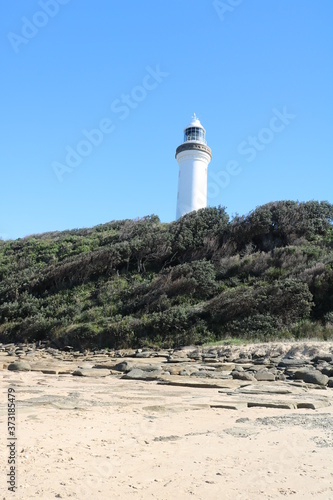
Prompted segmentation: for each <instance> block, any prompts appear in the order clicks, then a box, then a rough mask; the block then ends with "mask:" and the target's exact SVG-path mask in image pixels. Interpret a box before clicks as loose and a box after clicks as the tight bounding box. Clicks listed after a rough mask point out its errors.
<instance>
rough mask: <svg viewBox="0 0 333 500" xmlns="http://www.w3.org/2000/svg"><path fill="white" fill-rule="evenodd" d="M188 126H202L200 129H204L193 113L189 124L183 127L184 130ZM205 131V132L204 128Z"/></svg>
mask: <svg viewBox="0 0 333 500" xmlns="http://www.w3.org/2000/svg"><path fill="white" fill-rule="evenodd" d="M190 127H197V128H202V130H205V129H204V127H203V126H202V125H201V123H200V120H199V118H198V117H197V115H196V114H195V113H194V114H193V116H192V119H191V122H190V124H189V125H188V126H187V127H185V128H184V131H185V130H186V129H187V128H190ZM205 132H206V130H205Z"/></svg>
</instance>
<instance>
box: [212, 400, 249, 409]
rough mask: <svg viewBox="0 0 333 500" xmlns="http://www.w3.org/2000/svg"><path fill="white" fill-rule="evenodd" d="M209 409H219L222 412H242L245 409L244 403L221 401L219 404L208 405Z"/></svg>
mask: <svg viewBox="0 0 333 500" xmlns="http://www.w3.org/2000/svg"><path fill="white" fill-rule="evenodd" d="M210 407H211V408H220V409H222V410H243V409H244V408H247V402H246V401H237V402H236V401H234V402H231V401H221V402H213V403H211V404H210Z"/></svg>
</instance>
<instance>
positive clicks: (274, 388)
mask: <svg viewBox="0 0 333 500" xmlns="http://www.w3.org/2000/svg"><path fill="white" fill-rule="evenodd" d="M300 389H301V390H302V388H301V387H300ZM304 390H305V389H304ZM237 392H238V393H242V394H293V393H295V392H296V389H293V388H291V387H286V386H285V385H281V384H279V383H277V382H275V383H274V384H272V385H261V384H260V383H258V384H251V385H247V386H246V387H241V388H239V389H238V390H237Z"/></svg>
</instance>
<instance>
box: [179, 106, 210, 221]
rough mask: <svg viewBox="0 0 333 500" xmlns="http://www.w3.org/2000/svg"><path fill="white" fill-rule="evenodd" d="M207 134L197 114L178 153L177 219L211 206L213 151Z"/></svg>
mask: <svg viewBox="0 0 333 500" xmlns="http://www.w3.org/2000/svg"><path fill="white" fill-rule="evenodd" d="M205 137H206V130H205V129H204V128H203V126H202V125H201V123H200V121H199V120H198V118H197V117H196V115H195V114H194V115H193V118H192V121H191V123H190V124H189V126H188V127H186V128H185V129H184V142H183V143H182V144H181V145H180V146H178V148H177V150H176V155H175V156H176V160H177V162H178V165H179V177H178V196H177V214H176V218H177V219H179V218H180V217H182V215H185V214H187V213H188V212H192V211H193V210H199V208H206V206H207V168H208V164H209V162H210V160H211V158H212V152H211V150H210V148H209V147H208V146H207V144H206V139H205Z"/></svg>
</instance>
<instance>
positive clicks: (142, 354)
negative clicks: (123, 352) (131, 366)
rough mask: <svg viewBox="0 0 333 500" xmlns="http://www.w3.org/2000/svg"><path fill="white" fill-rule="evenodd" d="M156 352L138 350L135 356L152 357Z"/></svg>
mask: <svg viewBox="0 0 333 500" xmlns="http://www.w3.org/2000/svg"><path fill="white" fill-rule="evenodd" d="M153 355H154V354H153V353H152V352H146V351H144V352H137V353H136V355H135V357H136V358H151V357H152V356H153Z"/></svg>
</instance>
